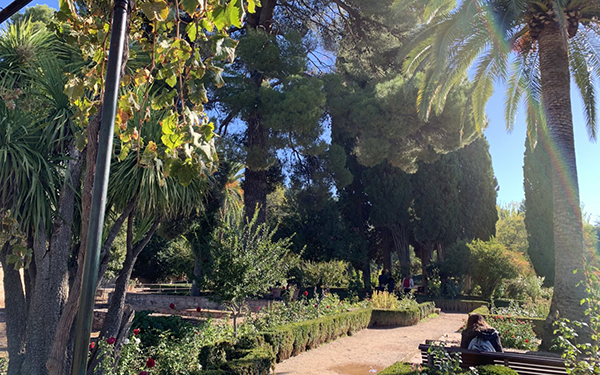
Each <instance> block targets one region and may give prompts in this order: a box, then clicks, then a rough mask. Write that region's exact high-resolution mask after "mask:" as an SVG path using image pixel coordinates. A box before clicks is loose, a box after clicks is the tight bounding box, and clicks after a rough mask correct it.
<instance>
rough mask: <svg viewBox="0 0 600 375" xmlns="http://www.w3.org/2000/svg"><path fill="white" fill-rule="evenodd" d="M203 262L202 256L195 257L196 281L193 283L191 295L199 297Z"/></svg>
mask: <svg viewBox="0 0 600 375" xmlns="http://www.w3.org/2000/svg"><path fill="white" fill-rule="evenodd" d="M202 271H203V270H202V262H201V260H200V255H199V254H198V255H196V256H195V257H194V280H193V281H192V290H191V291H190V295H191V296H194V297H197V296H199V295H200V280H202Z"/></svg>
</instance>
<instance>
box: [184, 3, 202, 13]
mask: <svg viewBox="0 0 600 375" xmlns="http://www.w3.org/2000/svg"><path fill="white" fill-rule="evenodd" d="M179 4H181V7H182V8H183V10H185V11H186V12H187V13H189V14H193V13H195V12H196V9H197V8H198V7H200V9H202V3H200V2H199V1H198V0H181V2H180V3H179Z"/></svg>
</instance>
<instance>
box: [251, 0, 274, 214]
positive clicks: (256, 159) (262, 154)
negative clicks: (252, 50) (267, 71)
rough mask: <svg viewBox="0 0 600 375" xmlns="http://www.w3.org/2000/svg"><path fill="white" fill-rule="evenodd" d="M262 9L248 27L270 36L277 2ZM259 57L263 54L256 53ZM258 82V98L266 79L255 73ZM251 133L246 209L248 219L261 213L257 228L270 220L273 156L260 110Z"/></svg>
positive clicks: (269, 1) (269, 0)
mask: <svg viewBox="0 0 600 375" xmlns="http://www.w3.org/2000/svg"><path fill="white" fill-rule="evenodd" d="M260 4H261V6H260V7H257V8H256V12H255V13H249V14H248V17H247V25H248V27H250V28H252V29H255V30H257V29H260V30H262V31H264V32H266V33H270V32H271V27H272V25H273V15H274V12H275V6H276V5H277V1H276V0H263V1H261V3H260ZM256 53H261V52H260V51H256ZM251 79H252V81H254V89H255V91H256V93H257V94H258V91H259V89H260V87H261V86H262V83H263V80H264V77H263V75H262V73H260V72H258V71H255V72H253V73H252V75H251ZM247 122H248V129H247V132H246V142H247V144H246V148H247V151H246V152H247V157H246V171H245V172H244V205H245V214H246V219H247V220H250V219H252V217H253V216H254V212H255V211H256V209H259V210H260V211H259V213H258V217H257V224H262V223H264V222H266V220H267V212H266V208H267V166H266V165H265V164H266V163H265V162H264V161H265V159H267V157H268V155H269V144H268V139H269V138H268V137H269V135H268V133H267V131H266V129H264V128H263V126H262V124H261V119H260V113H259V112H258V110H253V111H252V112H251V113H250V115H249V116H248V118H247Z"/></svg>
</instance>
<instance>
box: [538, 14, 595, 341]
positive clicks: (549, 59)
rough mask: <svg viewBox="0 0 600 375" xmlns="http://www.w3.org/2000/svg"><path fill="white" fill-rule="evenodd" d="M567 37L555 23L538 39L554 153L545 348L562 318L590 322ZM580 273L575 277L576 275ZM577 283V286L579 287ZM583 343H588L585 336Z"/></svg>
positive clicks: (544, 30) (547, 117) (549, 131)
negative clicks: (551, 290)
mask: <svg viewBox="0 0 600 375" xmlns="http://www.w3.org/2000/svg"><path fill="white" fill-rule="evenodd" d="M566 38H567V36H566V35H565V34H564V30H563V31H562V32H561V29H560V28H559V26H558V25H557V24H549V25H545V26H544V28H543V30H542V32H541V34H540V36H539V39H538V42H539V56H540V73H541V86H542V98H543V106H544V112H545V116H546V125H547V128H548V135H549V139H550V143H551V145H552V146H553V147H552V149H554V150H555V151H556V154H555V155H554V156H553V157H552V180H553V186H552V189H553V204H554V215H553V216H554V218H553V222H554V224H553V226H554V250H555V259H556V264H555V270H556V272H555V282H554V294H553V296H552V303H551V306H550V314H549V315H548V318H547V319H546V329H545V334H544V337H543V340H542V346H543V347H544V348H548V347H549V346H550V341H551V339H552V337H553V330H552V329H551V326H552V323H553V321H554V320H555V316H556V314H557V313H559V314H560V317H561V318H567V319H570V320H571V321H573V320H577V321H581V322H588V323H589V316H586V315H585V314H584V310H585V306H582V305H581V304H580V301H581V300H582V299H583V298H585V296H586V293H585V279H584V272H583V268H584V264H585V262H584V242H583V223H582V217H581V209H580V202H579V184H578V181H577V166H576V163H575V143H574V138H573V117H572V113H571V96H570V95H571V94H570V83H571V77H570V71H569V56H568V52H567V41H566ZM575 270H579V272H577V273H576V274H574V273H573V271H575ZM578 285H579V286H578ZM580 339H582V340H586V339H589V332H587V333H586V332H581V334H580Z"/></svg>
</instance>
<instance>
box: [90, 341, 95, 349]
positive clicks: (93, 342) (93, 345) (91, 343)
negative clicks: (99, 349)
mask: <svg viewBox="0 0 600 375" xmlns="http://www.w3.org/2000/svg"><path fill="white" fill-rule="evenodd" d="M95 347H96V342H95V341H92V342H90V349H94V348H95Z"/></svg>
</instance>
